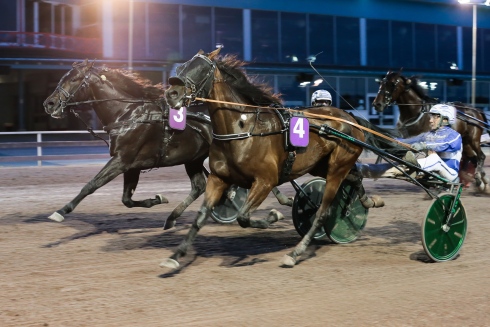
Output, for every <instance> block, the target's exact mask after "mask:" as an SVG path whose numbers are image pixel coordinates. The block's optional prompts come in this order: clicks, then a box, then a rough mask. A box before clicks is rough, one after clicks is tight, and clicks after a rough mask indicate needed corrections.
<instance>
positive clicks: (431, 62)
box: [415, 23, 437, 69]
mask: <svg viewBox="0 0 490 327" xmlns="http://www.w3.org/2000/svg"><path fill="white" fill-rule="evenodd" d="M435 61H436V26H435V25H433V24H420V23H415V65H416V67H417V68H418V69H434V68H435V67H437V66H436V62H435Z"/></svg>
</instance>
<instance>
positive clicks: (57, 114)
mask: <svg viewBox="0 0 490 327" xmlns="http://www.w3.org/2000/svg"><path fill="white" fill-rule="evenodd" d="M43 106H44V111H46V113H47V114H48V115H50V116H51V117H53V118H56V119H60V118H62V117H63V107H62V106H61V103H60V102H59V101H57V100H54V99H52V98H48V99H46V101H44V103H43Z"/></svg>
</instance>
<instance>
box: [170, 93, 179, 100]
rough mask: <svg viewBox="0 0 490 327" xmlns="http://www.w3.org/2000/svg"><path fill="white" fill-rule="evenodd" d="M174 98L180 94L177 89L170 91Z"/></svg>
mask: <svg viewBox="0 0 490 327" xmlns="http://www.w3.org/2000/svg"><path fill="white" fill-rule="evenodd" d="M168 95H169V96H170V97H171V98H172V99H175V98H177V96H178V95H179V93H178V92H177V91H170V92H169V94H168Z"/></svg>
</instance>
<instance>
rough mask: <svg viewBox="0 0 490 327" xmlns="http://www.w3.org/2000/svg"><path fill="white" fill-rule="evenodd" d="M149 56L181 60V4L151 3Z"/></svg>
mask: <svg viewBox="0 0 490 327" xmlns="http://www.w3.org/2000/svg"><path fill="white" fill-rule="evenodd" d="M148 12H149V17H148V21H149V24H148V25H149V38H150V43H149V45H148V46H149V56H150V58H153V59H160V60H171V61H179V60H182V59H183V58H182V56H181V54H180V50H179V28H178V26H179V6H178V5H167V4H153V3H150V4H149V10H148Z"/></svg>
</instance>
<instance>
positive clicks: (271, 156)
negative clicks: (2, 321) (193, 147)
mask: <svg viewBox="0 0 490 327" xmlns="http://www.w3.org/2000/svg"><path fill="white" fill-rule="evenodd" d="M218 52H219V49H217V50H215V51H214V52H211V53H209V54H207V55H203V53H202V52H201V51H200V52H199V53H198V54H197V55H195V56H194V57H193V58H192V59H191V60H190V61H188V62H186V63H185V64H183V65H182V66H180V67H179V68H178V69H177V76H176V77H171V78H170V79H169V84H170V85H171V86H170V87H169V88H168V89H167V91H166V92H165V97H166V100H167V102H168V104H169V105H170V106H171V107H172V108H176V109H178V108H180V107H182V106H187V105H188V102H190V101H192V97H195V96H202V97H205V98H207V99H209V100H215V101H223V102H221V103H216V102H209V105H208V107H209V113H210V116H211V123H212V126H213V137H214V139H213V142H212V144H211V147H210V152H209V165H210V169H211V174H210V175H209V178H208V183H207V186H206V192H205V197H204V202H203V204H202V206H201V208H200V210H199V213H198V215H197V217H196V220H195V222H194V223H193V224H192V227H191V229H190V231H189V233H188V234H187V236H186V238H185V239H184V241H183V242H182V243H181V244H180V246H179V247H178V248H177V250H176V251H175V253H174V254H173V255H172V256H171V257H170V258H168V259H166V260H165V261H163V262H162V263H161V266H163V267H168V268H177V267H178V266H179V265H180V264H179V262H178V260H179V259H180V258H181V257H183V256H184V255H185V254H186V253H187V250H188V248H189V246H190V245H191V244H192V243H193V241H194V239H195V237H196V235H197V233H198V232H199V230H200V229H201V228H202V227H203V225H204V223H205V221H206V219H207V218H208V217H209V214H210V211H211V209H212V208H213V206H214V205H215V204H216V203H217V202H218V200H219V199H220V197H221V195H222V193H223V191H224V190H225V189H226V188H227V187H229V186H230V185H232V184H236V185H238V186H241V187H244V188H249V189H250V192H249V195H248V198H247V200H246V201H245V204H244V205H243V207H242V208H241V209H240V210H239V213H238V219H237V220H238V223H239V224H240V226H241V227H253V228H268V227H269V225H270V224H272V223H274V222H276V221H277V220H278V219H280V218H281V215H280V214H279V213H278V212H277V211H272V212H271V213H270V214H269V216H268V217H267V218H265V219H260V220H259V219H250V215H251V213H252V212H253V211H254V210H255V209H257V207H258V206H259V205H260V204H261V203H262V202H263V201H264V199H265V198H266V197H267V195H268V194H269V192H270V191H271V190H272V188H273V187H274V186H276V185H279V184H281V183H284V182H287V181H291V180H293V179H295V178H298V177H300V176H303V175H305V174H307V173H309V174H311V175H313V176H321V177H324V178H325V179H326V187H325V191H324V194H323V198H322V203H321V206H320V208H319V209H318V211H317V213H316V216H315V219H314V221H313V223H312V227H311V228H310V230H309V231H308V232H307V233H306V234H305V236H304V237H303V239H302V240H301V242H300V243H299V244H298V245H297V246H296V247H295V249H294V250H293V251H292V252H290V253H289V254H287V255H286V256H285V257H284V258H283V260H282V264H283V265H284V266H294V265H295V264H296V261H297V258H298V257H299V256H300V255H302V254H303V253H304V252H305V250H306V248H307V246H308V245H309V243H310V242H311V240H312V238H313V236H314V234H315V232H316V230H317V229H318V228H319V227H321V226H323V221H324V219H325V217H326V216H327V213H328V209H329V205H330V203H331V202H332V200H333V199H334V197H335V195H336V193H337V191H338V189H339V186H340V184H341V183H342V181H343V180H344V179H345V178H346V176H347V175H348V174H349V172H350V170H351V168H352V167H353V166H354V164H355V163H356V160H357V158H358V157H359V155H360V154H361V152H362V150H363V148H362V147H361V146H359V145H356V144H354V143H352V142H349V141H348V140H346V139H343V138H341V137H338V136H335V135H333V134H331V133H328V132H326V133H322V132H321V130H323V129H322V127H324V128H326V129H327V130H328V129H329V128H334V129H335V130H337V131H341V132H343V133H345V134H347V135H348V136H349V137H352V138H355V139H358V140H361V141H364V133H363V131H362V130H361V129H358V128H356V127H355V126H353V125H351V123H355V120H354V118H353V117H352V116H350V115H349V114H348V113H347V112H345V111H343V110H340V109H337V108H333V107H315V108H308V109H305V110H303V111H302V112H303V113H304V114H305V115H308V114H319V115H328V116H330V119H328V120H326V119H320V118H308V121H309V127H310V128H309V130H306V131H304V132H305V133H308V135H309V143H308V146H307V147H305V148H304V149H303V150H298V151H296V152H294V153H292V152H291V151H288V150H287V149H286V147H285V140H286V137H287V135H286V134H285V133H286V132H287V128H285V126H284V122H283V121H282V120H281V117H280V115H279V114H278V113H277V110H275V109H273V108H270V107H269V106H270V105H273V104H276V103H277V102H279V99H278V96H276V95H274V94H272V93H271V91H270V88H268V87H267V86H265V85H262V84H259V83H257V82H255V81H254V80H251V79H249V78H248V77H247V75H246V74H245V73H244V71H243V70H242V69H241V67H242V66H243V62H241V61H239V60H236V59H235V58H234V57H233V56H225V57H223V58H221V57H218ZM292 128H293V127H292ZM320 134H322V135H320ZM291 154H292V156H293V157H294V158H293V159H292V158H291ZM285 171H287V174H284V172H285Z"/></svg>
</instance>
